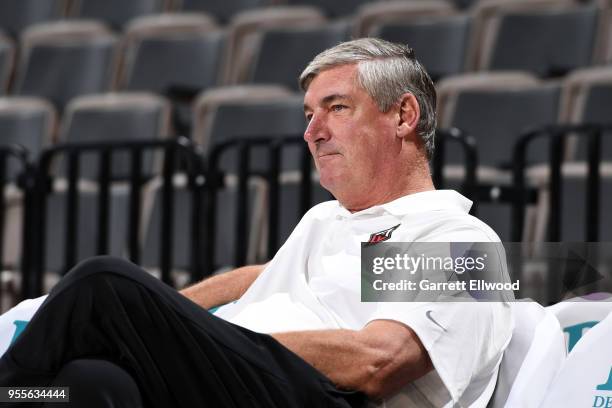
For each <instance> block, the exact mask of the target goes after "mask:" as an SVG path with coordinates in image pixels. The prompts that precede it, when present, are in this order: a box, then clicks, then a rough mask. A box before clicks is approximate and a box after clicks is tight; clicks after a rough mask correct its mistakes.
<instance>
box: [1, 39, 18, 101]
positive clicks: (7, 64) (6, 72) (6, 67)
mask: <svg viewBox="0 0 612 408" xmlns="http://www.w3.org/2000/svg"><path fill="white" fill-rule="evenodd" d="M14 63H15V46H14V44H13V41H12V40H11V39H10V38H9V37H7V36H6V35H5V34H4V33H2V32H0V95H3V94H5V93H6V91H7V89H8V88H9V83H10V80H11V74H12V73H13V64H14Z"/></svg>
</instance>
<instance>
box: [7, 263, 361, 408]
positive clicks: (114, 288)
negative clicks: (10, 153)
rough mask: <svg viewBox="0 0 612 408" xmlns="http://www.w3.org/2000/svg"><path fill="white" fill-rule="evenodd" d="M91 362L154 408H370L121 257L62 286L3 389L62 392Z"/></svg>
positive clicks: (32, 326)
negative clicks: (119, 373) (72, 374)
mask: <svg viewBox="0 0 612 408" xmlns="http://www.w3.org/2000/svg"><path fill="white" fill-rule="evenodd" d="M261 318H262V319H265V316H262V317H261ZM82 359H97V360H100V359H101V360H106V361H108V362H110V363H112V364H114V365H116V366H119V367H121V369H123V370H125V371H126V372H127V373H129V376H131V377H132V378H133V379H134V381H135V383H136V384H137V386H138V389H139V391H140V397H141V398H142V403H143V406H145V407H164V408H168V407H186V408H187V407H189V408H193V407H198V408H200V407H282V408H289V407H350V406H353V407H354V406H364V405H365V403H366V399H365V398H364V395H363V394H361V393H357V392H347V391H341V390H338V389H337V388H336V387H335V386H334V385H333V384H332V383H331V382H330V381H329V380H328V379H327V378H326V377H325V376H323V375H322V374H321V373H319V372H318V371H317V370H315V369H314V368H313V367H312V366H310V365H309V364H308V363H306V362H305V361H303V360H302V359H301V358H299V357H298V356H297V355H295V354H294V353H293V352H291V351H290V350H288V349H287V348H285V347H283V346H282V345H281V344H280V343H278V342H277V341H276V340H275V339H274V338H272V337H271V336H269V335H266V334H261V333H255V332H252V331H250V330H247V329H244V328H242V327H240V326H236V325H234V324H231V323H229V322H226V321H224V320H223V319H220V318H218V317H215V316H214V315H212V314H210V313H209V312H208V311H206V310H204V309H203V308H201V307H200V306H198V305H196V304H195V303H193V302H191V301H190V300H188V299H187V298H185V297H183V296H182V295H180V294H179V293H177V292H176V291H175V290H174V289H172V288H170V287H168V286H166V285H165V284H163V283H162V282H160V281H158V280H157V279H155V278H153V277H151V276H150V275H149V274H147V273H146V272H144V271H143V270H141V269H140V268H139V267H137V266H135V265H133V264H131V263H129V262H127V261H124V260H121V259H116V258H112V257H97V258H93V259H90V260H88V261H85V262H83V263H81V264H79V265H78V266H76V267H75V268H74V269H73V270H72V271H71V272H70V273H69V274H67V275H66V276H65V277H64V278H63V279H62V280H61V281H60V282H59V283H58V284H57V285H56V286H55V288H54V289H53V290H52V291H51V293H50V295H49V297H48V298H47V300H46V301H45V302H44V303H43V305H42V306H41V308H40V309H39V311H38V312H37V313H36V314H35V315H34V317H33V319H32V320H31V321H30V323H29V324H28V326H27V327H26V329H25V331H24V332H23V333H22V335H21V336H20V337H19V338H18V339H17V341H16V342H15V344H13V346H11V348H9V350H8V351H7V352H6V353H5V355H4V356H3V357H2V359H0V386H48V385H50V384H53V385H61V384H57V382H56V381H55V379H56V377H57V376H58V374H59V373H60V371H61V370H62V369H63V368H64V366H65V365H66V364H68V363H70V362H72V361H74V360H82ZM15 406H19V407H23V406H24V405H21V404H17V405H15ZM111 406H112V405H111ZM117 406H121V405H117Z"/></svg>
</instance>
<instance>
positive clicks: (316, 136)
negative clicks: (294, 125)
mask: <svg viewBox="0 0 612 408" xmlns="http://www.w3.org/2000/svg"><path fill="white" fill-rule="evenodd" d="M329 136H330V134H329V129H328V128H327V125H326V123H325V119H324V118H323V117H321V116H318V115H313V116H312V118H311V119H310V122H308V126H307V127H306V131H305V132H304V140H305V141H306V142H308V143H317V142H321V141H326V140H328V139H329Z"/></svg>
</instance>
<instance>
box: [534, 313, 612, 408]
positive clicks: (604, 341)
mask: <svg viewBox="0 0 612 408" xmlns="http://www.w3.org/2000/svg"><path fill="white" fill-rule="evenodd" d="M611 333H612V314H609V315H608V317H606V318H605V319H604V320H603V321H601V322H600V323H599V324H597V325H596V326H595V327H593V328H592V329H591V330H589V331H588V332H587V333H586V334H585V335H584V336H583V337H582V339H581V340H580V341H579V342H578V343H577V344H576V347H574V348H573V349H572V351H571V353H570V354H569V356H568V357H567V360H566V361H565V363H564V364H563V367H562V368H561V371H560V372H559V375H558V376H557V378H555V381H554V382H553V384H552V386H551V387H550V389H549V390H548V393H547V395H546V398H545V399H544V402H543V403H542V405H540V407H541V408H549V407H550V408H553V407H555V408H556V407H596V408H601V407H610V406H612V347H610V344H611V343H610V334H611Z"/></svg>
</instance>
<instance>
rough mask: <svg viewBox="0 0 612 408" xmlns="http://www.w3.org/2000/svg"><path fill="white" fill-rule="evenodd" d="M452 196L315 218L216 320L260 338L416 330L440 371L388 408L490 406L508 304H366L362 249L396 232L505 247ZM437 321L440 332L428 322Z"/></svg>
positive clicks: (328, 210)
mask: <svg viewBox="0 0 612 408" xmlns="http://www.w3.org/2000/svg"><path fill="white" fill-rule="evenodd" d="M471 204H472V203H471V201H470V200H468V199H467V198H465V197H463V196H462V195H460V194H459V193H457V192H455V191H451V190H438V191H428V192H422V193H417V194H411V195H408V196H405V197H402V198H399V199H397V200H394V201H392V202H389V203H386V204H383V205H380V206H374V207H371V208H368V209H366V210H363V211H359V212H356V213H350V212H349V211H348V210H346V209H345V208H343V207H342V206H341V205H340V204H339V203H338V202H337V201H328V202H325V203H321V204H319V205H316V206H315V207H313V208H312V209H310V210H309V211H308V212H307V213H306V214H305V215H304V217H303V218H302V220H301V221H300V222H299V224H298V225H297V226H296V228H295V230H294V231H293V233H292V234H291V236H290V237H289V238H288V239H287V241H286V242H285V244H284V245H283V247H282V248H281V249H280V250H279V251H278V252H277V254H276V256H275V257H274V258H273V259H272V261H271V262H270V264H269V265H268V267H267V268H266V269H265V270H264V271H263V272H262V273H261V275H260V276H259V277H258V278H257V279H256V280H255V282H254V283H253V284H252V285H251V287H250V288H249V289H248V290H247V292H246V293H245V294H244V295H243V296H242V297H241V298H240V299H239V300H238V301H237V302H235V303H232V304H229V305H226V306H224V307H222V308H220V309H219V310H218V311H217V312H216V315H218V316H220V317H222V318H224V319H226V320H228V321H230V322H232V323H235V324H238V325H240V326H243V327H246V328H248V329H251V330H253V331H257V332H263V333H274V332H283V331H294V330H316V329H341V328H342V329H352V330H360V329H362V328H363V327H364V326H365V325H366V324H367V323H368V322H370V321H372V320H377V319H389V320H396V321H398V322H401V323H404V324H406V325H407V326H409V327H411V328H412V329H413V330H414V331H415V332H416V334H417V335H418V336H419V339H420V340H421V342H422V343H423V345H424V346H425V348H426V349H427V351H428V353H429V356H430V358H431V360H432V362H433V365H434V368H435V370H434V371H432V372H430V373H429V374H427V375H425V376H424V377H422V378H420V379H418V380H416V381H414V382H412V383H411V384H409V385H408V386H407V387H405V388H404V389H403V390H402V392H401V393H399V394H398V395H396V396H394V397H393V398H391V399H389V400H387V401H386V402H385V406H387V407H405V406H419V407H430V406H433V407H442V406H445V407H455V406H475V407H481V406H482V407H485V406H486V403H487V401H488V400H489V398H490V396H491V393H492V392H493V389H494V387H495V381H496V378H497V370H498V367H499V363H500V361H501V357H502V355H503V352H504V349H505V348H506V346H507V344H508V342H509V340H510V337H511V333H512V328H513V321H512V315H511V309H510V307H509V305H507V304H502V303H448V302H445V303H441V302H427V303H425V302H419V303H417V302H380V303H376V302H371V303H365V302H364V303H362V302H361V300H360V299H361V277H360V271H361V266H360V260H361V258H360V255H361V242H367V241H368V239H369V238H370V236H371V234H373V233H376V232H379V231H383V230H386V229H389V228H392V227H394V226H396V225H398V224H399V226H398V227H397V228H396V229H395V230H394V231H393V232H392V235H391V237H390V239H389V242H417V241H420V242H460V241H463V242H498V241H499V238H498V236H497V235H496V234H495V232H494V231H493V230H491V228H489V227H488V226H487V225H486V224H484V223H483V222H481V221H480V220H478V219H477V218H474V217H472V216H470V215H469V214H468V211H469V209H470V207H471ZM426 314H427V315H428V316H430V317H434V318H435V323H434V321H433V320H432V319H430V317H427V316H426Z"/></svg>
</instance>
